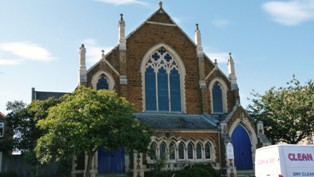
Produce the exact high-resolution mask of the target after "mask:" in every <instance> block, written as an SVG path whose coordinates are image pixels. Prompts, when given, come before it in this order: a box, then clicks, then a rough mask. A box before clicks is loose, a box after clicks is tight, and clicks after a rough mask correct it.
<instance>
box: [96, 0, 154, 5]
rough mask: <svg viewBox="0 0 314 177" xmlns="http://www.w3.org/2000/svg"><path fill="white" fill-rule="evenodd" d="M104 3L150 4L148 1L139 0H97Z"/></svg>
mask: <svg viewBox="0 0 314 177" xmlns="http://www.w3.org/2000/svg"><path fill="white" fill-rule="evenodd" d="M95 1H99V2H103V3H108V4H114V5H126V4H139V5H148V3H146V2H143V1H139V0H95Z"/></svg>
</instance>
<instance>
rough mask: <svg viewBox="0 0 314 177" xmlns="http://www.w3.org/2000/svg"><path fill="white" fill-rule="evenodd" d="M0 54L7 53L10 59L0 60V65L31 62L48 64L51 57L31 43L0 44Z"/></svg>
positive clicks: (47, 52)
mask: <svg viewBox="0 0 314 177" xmlns="http://www.w3.org/2000/svg"><path fill="white" fill-rule="evenodd" d="M0 53H3V54H4V53H7V54H9V55H11V56H13V57H11V58H12V59H7V58H6V59H3V58H0V65H14V64H20V63H21V62H23V61H27V60H33V61H41V62H50V61H51V60H53V57H52V56H51V54H50V53H49V51H48V50H47V49H45V48H43V47H41V46H40V45H38V44H35V43H32V42H7V43H0Z"/></svg>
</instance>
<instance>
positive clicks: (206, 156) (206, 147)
mask: <svg viewBox="0 0 314 177" xmlns="http://www.w3.org/2000/svg"><path fill="white" fill-rule="evenodd" d="M205 158H206V159H210V145H209V143H206V144H205Z"/></svg>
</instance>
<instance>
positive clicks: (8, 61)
mask: <svg viewBox="0 0 314 177" xmlns="http://www.w3.org/2000/svg"><path fill="white" fill-rule="evenodd" d="M20 63H21V60H18V59H0V65H18V64H20Z"/></svg>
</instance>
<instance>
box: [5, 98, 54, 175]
mask: <svg viewBox="0 0 314 177" xmlns="http://www.w3.org/2000/svg"><path fill="white" fill-rule="evenodd" d="M59 102H60V100H59V99H56V98H54V97H51V98H49V99H47V100H35V101H33V102H32V103H31V104H30V105H28V106H27V105H26V104H25V103H24V102H23V101H13V102H8V103H7V110H8V111H10V112H9V114H8V115H7V117H6V120H7V122H8V125H9V126H10V127H12V129H13V131H14V134H15V137H14V139H13V140H12V142H11V143H12V144H13V149H18V150H20V151H21V153H22V155H23V157H24V158H25V159H26V160H27V161H28V162H29V163H30V164H31V165H32V166H33V167H34V168H33V176H36V175H37V173H38V170H39V168H40V164H39V163H38V161H37V159H36V156H35V152H34V148H35V145H36V141H37V139H38V138H39V137H40V136H41V135H42V133H43V132H42V131H41V130H39V128H37V127H36V123H37V122H38V120H41V119H44V118H45V117H46V116H47V114H48V109H49V108H50V107H52V106H54V105H56V104H57V103H59Z"/></svg>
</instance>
